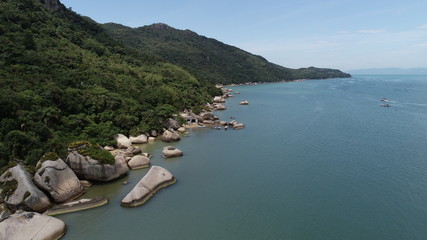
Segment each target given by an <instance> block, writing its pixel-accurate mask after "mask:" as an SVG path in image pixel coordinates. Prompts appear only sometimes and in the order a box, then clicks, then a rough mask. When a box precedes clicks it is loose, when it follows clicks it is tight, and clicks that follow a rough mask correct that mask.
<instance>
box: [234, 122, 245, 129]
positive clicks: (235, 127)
mask: <svg viewBox="0 0 427 240" xmlns="http://www.w3.org/2000/svg"><path fill="white" fill-rule="evenodd" d="M244 127H245V125H244V124H243V123H236V124H234V125H233V129H241V128H244Z"/></svg>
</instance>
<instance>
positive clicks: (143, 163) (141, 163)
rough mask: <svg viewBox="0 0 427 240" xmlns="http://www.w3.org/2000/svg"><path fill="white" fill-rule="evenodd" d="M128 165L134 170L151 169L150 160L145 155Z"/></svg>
mask: <svg viewBox="0 0 427 240" xmlns="http://www.w3.org/2000/svg"><path fill="white" fill-rule="evenodd" d="M128 165H129V167H130V169H132V170H135V169H141V168H148V167H150V158H148V157H146V156H143V155H136V156H134V157H132V158H131V159H130V160H129V162H128Z"/></svg>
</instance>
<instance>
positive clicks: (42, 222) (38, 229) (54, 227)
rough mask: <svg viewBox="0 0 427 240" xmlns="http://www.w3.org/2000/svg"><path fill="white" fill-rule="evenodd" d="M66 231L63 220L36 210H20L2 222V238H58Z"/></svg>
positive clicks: (0, 235) (41, 239) (49, 239)
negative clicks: (35, 211)
mask: <svg viewBox="0 0 427 240" xmlns="http://www.w3.org/2000/svg"><path fill="white" fill-rule="evenodd" d="M65 231H66V226H65V223H64V222H63V221H61V220H59V219H57V218H54V217H49V216H46V215H42V214H39V213H34V212H22V211H18V212H16V213H15V214H13V215H11V216H10V217H9V218H7V219H6V220H4V221H3V222H0V239H5V240H6V239H8V240H21V239H22V240H24V239H31V240H56V239H59V238H61V237H62V236H63V235H64V234H65Z"/></svg>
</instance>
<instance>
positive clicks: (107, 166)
mask: <svg viewBox="0 0 427 240" xmlns="http://www.w3.org/2000/svg"><path fill="white" fill-rule="evenodd" d="M70 146H71V147H70ZM70 146H69V152H68V156H67V159H65V162H66V163H67V164H68V165H69V166H70V167H71V169H72V170H73V171H74V172H75V173H76V175H77V177H78V178H80V179H84V180H88V181H98V182H107V181H111V180H114V179H117V178H120V177H123V176H124V175H126V174H127V173H128V171H129V168H128V166H127V163H126V160H125V158H124V157H123V156H121V155H117V156H116V157H114V156H113V155H112V154H111V153H110V152H108V151H106V150H104V149H102V148H98V146H97V145H94V144H91V143H88V142H79V143H77V144H76V143H73V144H70Z"/></svg>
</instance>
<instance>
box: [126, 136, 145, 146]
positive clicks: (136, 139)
mask: <svg viewBox="0 0 427 240" xmlns="http://www.w3.org/2000/svg"><path fill="white" fill-rule="evenodd" d="M129 141H131V143H135V144H143V143H147V142H148V137H147V135H145V134H141V135H138V136H137V137H133V136H130V137H129Z"/></svg>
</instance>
